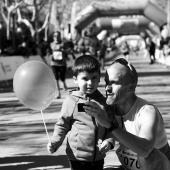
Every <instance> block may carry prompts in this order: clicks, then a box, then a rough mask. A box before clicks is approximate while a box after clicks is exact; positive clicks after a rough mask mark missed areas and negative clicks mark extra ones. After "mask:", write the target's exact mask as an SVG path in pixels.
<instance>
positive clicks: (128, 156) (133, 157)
mask: <svg viewBox="0 0 170 170" xmlns="http://www.w3.org/2000/svg"><path fill="white" fill-rule="evenodd" d="M116 154H117V156H118V158H119V161H120V162H121V164H122V166H123V168H124V169H126V170H140V167H139V163H138V157H137V154H135V153H134V152H133V151H131V150H129V149H128V148H125V147H122V146H120V147H119V148H118V149H117V150H116Z"/></svg>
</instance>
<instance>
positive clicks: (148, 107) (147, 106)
mask: <svg viewBox="0 0 170 170" xmlns="http://www.w3.org/2000/svg"><path fill="white" fill-rule="evenodd" d="M105 81H106V95H107V104H108V105H111V106H113V109H114V115H112V119H111V118H109V117H107V114H106V111H105V110H104V108H102V107H101V106H100V105H99V104H98V103H95V102H92V101H90V102H87V103H86V104H87V105H89V107H88V106H85V107H84V108H85V111H86V113H87V114H90V115H92V116H94V117H95V118H96V120H97V121H98V122H99V124H101V125H102V126H104V127H106V128H108V129H109V130H110V131H111V132H112V134H113V135H114V136H115V139H116V140H117V141H118V142H119V144H120V147H119V148H118V149H117V151H116V154H117V156H118V158H119V160H120V162H121V164H122V167H123V169H125V170H169V169H170V147H169V144H168V140H167V135H166V132H165V128H164V122H163V118H162V116H161V114H160V112H159V111H158V109H157V108H156V107H155V106H154V105H153V104H151V103H149V102H148V101H146V100H144V99H142V98H140V97H138V96H137V95H136V94H135V89H136V86H137V82H138V75H137V72H136V70H135V68H134V67H133V65H132V64H130V63H129V62H128V61H127V60H126V59H125V58H118V59H116V60H115V61H114V62H113V63H112V64H111V66H110V67H109V68H108V69H107V72H106V76H105Z"/></svg>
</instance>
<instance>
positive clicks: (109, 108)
mask: <svg viewBox="0 0 170 170" xmlns="http://www.w3.org/2000/svg"><path fill="white" fill-rule="evenodd" d="M106 111H107V116H108V117H109V119H110V120H111V121H112V120H113V119H114V111H115V108H113V107H112V106H109V105H107V106H106ZM104 140H107V141H108V142H110V144H111V145H112V147H111V149H113V148H114V146H115V141H116V139H115V137H114V135H113V134H112V133H111V132H109V131H108V130H106V134H105V138H104Z"/></svg>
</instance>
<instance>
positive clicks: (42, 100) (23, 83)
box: [13, 61, 56, 110]
mask: <svg viewBox="0 0 170 170" xmlns="http://www.w3.org/2000/svg"><path fill="white" fill-rule="evenodd" d="M13 87H14V92H15V94H16V96H17V98H18V99H19V101H20V102H21V103H22V104H24V105H25V106H26V107H28V108H30V109H33V110H43V109H45V108H47V107H48V106H49V105H50V104H51V103H52V101H53V99H54V97H55V93H56V80H55V77H54V74H53V72H52V70H51V69H50V68H49V67H48V66H47V65H46V64H44V63H43V62H40V61H28V62H26V63H24V64H22V65H21V66H20V67H19V68H18V69H17V70H16V72H15V74H14V78H13Z"/></svg>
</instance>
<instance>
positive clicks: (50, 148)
mask: <svg viewBox="0 0 170 170" xmlns="http://www.w3.org/2000/svg"><path fill="white" fill-rule="evenodd" d="M47 150H48V152H49V153H54V152H56V150H57V148H56V146H55V144H54V143H51V142H49V143H48V144H47Z"/></svg>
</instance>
